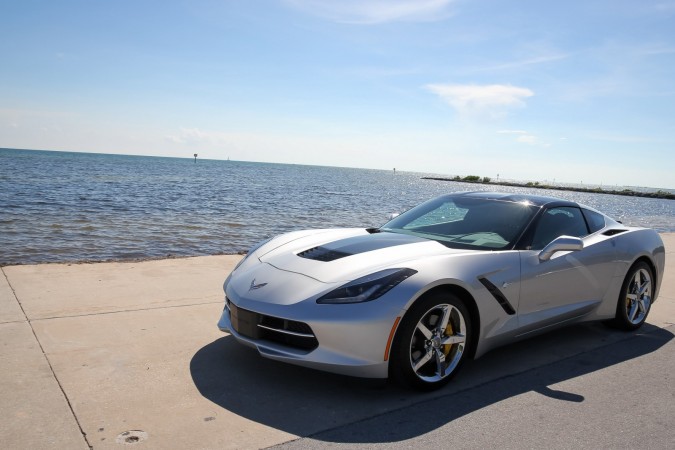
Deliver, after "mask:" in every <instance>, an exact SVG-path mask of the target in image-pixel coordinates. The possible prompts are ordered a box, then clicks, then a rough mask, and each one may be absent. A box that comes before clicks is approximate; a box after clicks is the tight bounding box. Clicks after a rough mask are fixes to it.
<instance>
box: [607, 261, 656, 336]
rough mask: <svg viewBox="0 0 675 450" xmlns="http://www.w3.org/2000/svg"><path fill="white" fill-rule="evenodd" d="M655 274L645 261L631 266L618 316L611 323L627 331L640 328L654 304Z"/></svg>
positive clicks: (623, 289) (624, 284)
mask: <svg viewBox="0 0 675 450" xmlns="http://www.w3.org/2000/svg"><path fill="white" fill-rule="evenodd" d="M653 288H654V274H653V273H652V269H651V268H650V267H649V265H648V264H647V263H645V262H644V261H639V262H637V263H635V264H633V266H632V267H631V268H630V270H629V271H628V274H627V275H626V278H625V279H624V281H623V285H622V286H621V293H620V294H619V299H618V301H617V305H616V316H615V317H614V320H613V321H612V322H611V325H612V326H614V327H616V328H619V329H622V330H626V331H632V330H636V329H638V328H640V327H641V326H642V324H643V323H644V322H645V320H646V319H647V314H649V310H650V308H651V306H652V293H653Z"/></svg>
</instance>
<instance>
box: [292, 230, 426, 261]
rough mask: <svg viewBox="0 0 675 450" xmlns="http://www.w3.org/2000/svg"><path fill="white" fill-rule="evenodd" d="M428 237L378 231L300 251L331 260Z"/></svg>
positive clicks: (310, 257) (411, 242)
mask: <svg viewBox="0 0 675 450" xmlns="http://www.w3.org/2000/svg"><path fill="white" fill-rule="evenodd" d="M424 241H426V239H423V238H419V237H415V236H410V235H407V234H398V233H377V234H366V235H360V236H353V237H350V238H346V239H339V240H337V241H334V242H329V243H327V244H324V245H321V246H319V247H312V248H310V249H307V250H305V251H302V252H300V253H298V256H299V257H301V258H307V259H313V260H315V261H323V262H330V261H335V260H336V259H340V258H344V257H346V256H352V255H358V254H360V253H366V252H372V251H375V250H381V249H383V248H389V247H395V246H397V245H405V244H414V243H417V242H424Z"/></svg>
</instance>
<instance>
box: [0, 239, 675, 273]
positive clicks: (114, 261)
mask: <svg viewBox="0 0 675 450" xmlns="http://www.w3.org/2000/svg"><path fill="white" fill-rule="evenodd" d="M658 233H659V235H660V236H661V239H662V240H663V241H666V240H668V239H674V238H675V231H662V232H658ZM244 255H246V252H245V251H239V252H237V253H214V254H210V255H176V256H173V255H172V256H157V257H148V258H132V259H105V260H75V261H46V262H26V263H9V264H2V263H0V269H5V268H8V267H27V266H57V265H64V266H77V265H83V266H84V265H92V264H127V263H128V264H138V263H144V262H153V261H155V262H157V261H178V260H187V259H193V258H209V257H233V258H239V257H242V256H244Z"/></svg>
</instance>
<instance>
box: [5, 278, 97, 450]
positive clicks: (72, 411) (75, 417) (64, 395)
mask: <svg viewBox="0 0 675 450" xmlns="http://www.w3.org/2000/svg"><path fill="white" fill-rule="evenodd" d="M0 271H2V275H3V276H4V277H5V280H7V285H8V286H9V288H10V289H11V290H12V296H13V297H14V300H16V302H17V303H18V304H19V308H21V312H22V313H23V316H24V317H25V319H26V320H25V322H27V323H28V326H30V331H31V333H33V337H34V338H35V341H36V342H37V344H38V346H39V347H40V352H42V356H43V357H44V358H45V361H46V362H47V365H48V366H49V370H50V371H51V373H52V376H53V377H54V380H55V381H56V384H57V385H58V386H59V389H60V390H61V394H63V398H64V399H65V400H66V403H67V404H68V408H69V409H70V413H71V414H72V415H73V418H74V419H75V423H77V427H78V428H79V429H80V433H82V438H83V439H84V442H85V443H86V444H87V446H88V447H89V448H90V449H93V448H94V447H93V446H92V445H91V444H90V443H89V440H88V439H87V433H85V432H84V429H83V428H82V424H81V423H80V420H79V419H78V418H77V415H76V414H75V410H74V409H73V405H72V404H71V403H70V399H69V398H68V395H67V394H66V391H65V390H64V389H63V386H62V385H61V381H60V380H59V377H57V376H56V372H55V371H54V367H53V366H52V362H51V361H50V360H49V357H48V356H47V353H45V349H44V347H43V346H42V342H40V339H39V338H38V336H37V334H36V333H35V329H34V328H33V323H32V322H31V320H30V319H29V318H28V316H27V315H26V311H25V310H24V308H23V305H22V304H21V301H19V297H17V295H16V291H15V290H14V287H13V286H12V283H11V282H10V281H9V278H7V274H6V273H5V271H4V269H3V268H2V267H0Z"/></svg>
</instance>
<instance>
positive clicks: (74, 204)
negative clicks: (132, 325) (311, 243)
mask: <svg viewBox="0 0 675 450" xmlns="http://www.w3.org/2000/svg"><path fill="white" fill-rule="evenodd" d="M458 172H461V170H458ZM433 175H438V174H428V173H413V172H401V171H397V172H394V171H382V170H367V169H349V168H337V167H317V166H300V165H286V164H267V163H250V162H239V161H213V160H197V162H196V163H195V162H194V160H193V159H181V158H157V157H143V156H122V155H103V154H93V153H68V152H47V151H30V150H12V149H0V265H7V264H25V263H42V262H75V261H106V260H132V259H149V258H164V257H168V256H197V255H213V254H223V253H238V252H241V251H245V250H246V249H247V248H248V247H250V246H251V245H252V244H254V243H256V242H257V241H259V240H261V239H262V238H265V237H267V236H272V235H276V234H279V233H283V232H286V231H291V230H298V229H305V228H331V227H367V226H378V225H381V224H383V223H384V222H386V220H387V218H388V216H389V215H390V214H391V213H393V212H399V211H403V210H405V209H407V208H409V207H411V206H414V205H416V204H418V203H420V202H422V201H424V200H427V199H429V198H431V197H435V196H437V195H441V194H444V193H449V192H457V191H466V190H498V191H505V192H515V193H533V194H539V195H550V196H554V197H560V198H564V199H569V200H574V201H578V202H580V203H584V204H586V205H588V206H591V207H593V208H596V209H598V210H600V211H603V212H605V213H606V214H608V215H610V216H612V217H614V218H615V219H618V220H621V221H623V222H624V223H626V224H629V225H639V226H647V227H652V228H655V229H657V230H659V231H675V201H673V200H660V199H648V198H638V197H623V196H615V195H607V194H590V193H578V192H565V191H548V190H544V189H529V188H513V187H504V186H492V187H490V186H485V185H476V184H466V183H456V182H444V181H434V180H423V179H421V178H422V177H423V176H433ZM446 176H447V175H446Z"/></svg>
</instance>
